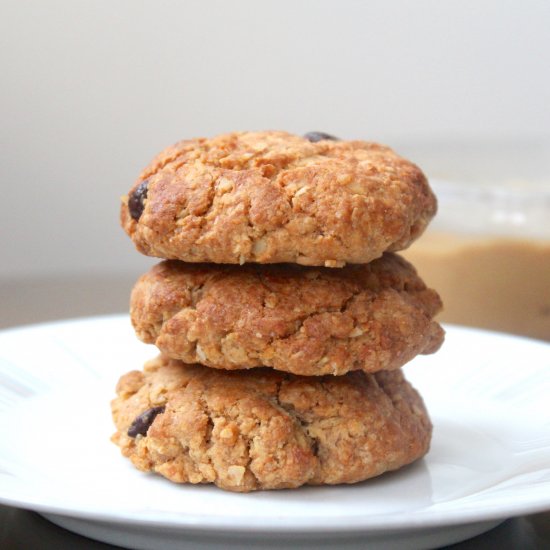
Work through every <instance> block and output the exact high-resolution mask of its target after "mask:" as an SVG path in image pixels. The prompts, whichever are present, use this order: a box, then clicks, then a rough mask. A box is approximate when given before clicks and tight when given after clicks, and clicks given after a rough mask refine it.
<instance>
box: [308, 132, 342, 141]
mask: <svg viewBox="0 0 550 550" xmlns="http://www.w3.org/2000/svg"><path fill="white" fill-rule="evenodd" d="M304 137H305V138H306V139H308V140H309V141H311V142H313V143H316V142H317V141H322V140H324V139H330V140H332V141H339V140H338V138H337V137H334V136H331V135H330V134H325V133H324V132H308V133H307V134H305V135H304Z"/></svg>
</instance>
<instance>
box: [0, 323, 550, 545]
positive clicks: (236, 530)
mask: <svg viewBox="0 0 550 550" xmlns="http://www.w3.org/2000/svg"><path fill="white" fill-rule="evenodd" d="M154 355H155V348H153V347H152V346H145V345H143V344H141V343H139V342H138V341H137V340H136V338H135V336H134V334H133V331H132V329H131V326H130V322H129V319H128V317H127V316H114V317H98V318H90V319H81V320H74V321H64V322H59V323H50V324H44V325H37V326H31V327H26V328H25V327H23V328H18V329H13V330H8V331H4V332H2V333H0V433H1V440H0V502H2V503H5V504H11V505H15V506H20V507H24V508H28V509H32V510H36V511H39V512H41V513H43V514H44V515H46V517H48V518H49V519H51V520H52V521H54V522H56V523H58V524H60V525H62V526H64V527H67V528H69V529H71V530H74V531H77V532H79V533H81V534H85V535H87V536H90V537H93V538H97V539H100V540H103V541H106V542H111V543H113V544H118V545H121V546H128V547H132V548H159V547H163V548H168V549H169V548H186V547H193V548H196V547H197V546H200V547H201V548H208V547H215V546H219V547H224V548H232V547H234V548H239V547H242V546H243V545H244V544H247V545H248V546H254V545H258V546H262V547H278V546H285V545H288V544H292V543H294V544H296V543H298V542H299V545H300V548H306V547H315V548H323V547H329V546H334V545H335V544H337V545H338V547H349V548H354V547H357V548H359V547H362V548H364V547H365V545H367V544H372V545H373V547H378V548H414V547H436V546H441V545H443V544H450V543H452V542H456V541H459V540H462V539H465V538H467V537H471V536H474V535H476V534H478V533H481V532H483V531H485V530H487V529H489V528H491V527H493V526H494V525H497V524H498V523H499V522H501V521H503V520H504V519H506V518H508V517H512V516H516V515H521V514H525V513H531V512H537V511H542V510H546V509H550V404H549V399H550V398H549V396H550V346H549V345H548V344H544V343H541V342H536V341H532V340H527V339H522V338H515V337H511V336H505V335H499V334H494V333H490V332H485V331H477V330H472V329H464V328H456V327H448V333H447V340H446V343H445V344H444V346H443V348H442V349H441V351H440V352H438V353H437V354H435V355H432V356H427V357H419V358H417V359H415V360H414V361H413V362H412V363H410V364H409V365H407V367H406V368H405V370H406V372H407V376H408V378H409V380H411V381H412V383H413V384H414V385H415V386H416V387H417V388H418V389H419V390H420V392H421V393H422V395H423V396H424V398H425V401H426V403H427V406H428V409H429V411H430V414H431V417H432V420H433V423H434V425H435V430H434V438H433V443H432V449H431V451H430V453H429V454H428V456H427V457H426V458H425V459H424V460H422V461H420V462H418V463H416V464H414V465H412V466H410V467H407V468H405V469H403V470H401V471H398V472H395V473H391V474H386V475H384V476H381V477H380V478H377V479H373V480H371V481H367V482H365V483H360V484H357V485H351V486H337V487H306V488H301V489H297V490H292V491H271V492H269V491H267V492H257V493H250V494H244V495H243V494H233V493H227V492H224V491H221V490H219V489H217V488H215V487H210V486H204V485H202V486H178V485H174V484H171V483H169V482H168V481H166V480H164V479H163V478H161V477H157V476H154V475H147V474H142V473H140V472H138V471H136V470H135V469H133V467H132V466H131V465H130V464H129V463H128V461H127V460H126V459H123V458H122V457H121V455H120V453H119V451H118V449H117V447H115V446H114V445H113V444H112V443H110V441H109V436H110V434H111V433H112V432H113V426H112V423H111V419H110V411H109V401H110V399H111V398H112V397H113V396H114V386H115V384H116V381H117V379H118V377H119V376H120V375H121V374H123V373H124V372H126V371H128V370H132V369H139V368H141V366H142V364H143V362H144V360H146V359H149V358H151V357H153V356H154ZM369 547H370V546H369Z"/></svg>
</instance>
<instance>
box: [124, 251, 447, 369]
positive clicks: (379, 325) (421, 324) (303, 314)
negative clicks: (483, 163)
mask: <svg viewBox="0 0 550 550" xmlns="http://www.w3.org/2000/svg"><path fill="white" fill-rule="evenodd" d="M440 309H441V300H440V298H439V296H438V294H437V293H436V292H435V291H434V290H431V289H428V288H426V285H425V284H424V283H423V282H422V280H421V279H420V277H418V275H417V274H416V272H415V270H414V268H413V267H412V266H411V265H410V264H409V263H408V262H406V261H405V260H404V259H403V258H401V257H399V256H397V255H396V254H392V253H386V254H384V256H383V257H382V258H379V259H377V260H373V261H372V262H371V263H369V264H367V265H348V266H346V267H344V268H341V269H328V268H323V267H318V268H311V267H309V268H307V267H301V266H297V265H292V264H286V265H276V266H271V265H264V266H261V265H253V264H248V265H245V266H230V265H213V264H208V265H206V264H185V263H182V262H178V261H164V262H161V263H160V264H158V265H156V266H154V267H153V268H152V269H151V270H150V271H149V272H148V273H146V274H145V275H143V276H142V277H141V278H140V279H139V280H138V282H137V283H136V285H135V286H134V288H133V291H132V296H131V300H130V314H131V319H132V324H133V326H134V328H135V330H136V334H137V335H138V337H139V338H140V339H141V340H142V341H143V342H146V343H151V344H155V345H156V346H157V347H158V348H159V349H160V350H161V351H162V352H163V353H164V354H165V355H167V356H169V357H173V358H176V359H181V360H183V361H185V362H187V363H201V364H204V365H207V366H209V367H214V368H220V369H243V368H252V367H262V366H268V367H272V368H275V369H278V370H282V371H286V372H292V373H294V374H300V375H307V376H313V375H323V374H337V375H340V374H344V373H346V372H348V371H351V370H363V371H365V372H376V371H378V370H383V369H386V370H390V369H396V368H399V367H401V366H402V365H404V364H405V363H407V362H408V361H410V360H411V359H412V358H413V357H415V356H416V355H417V354H419V353H424V354H427V353H433V352H435V351H436V350H437V349H438V348H439V346H440V345H441V343H442V341H443V337H444V333H443V329H442V328H441V327H440V326H439V324H438V323H437V322H435V321H434V320H433V317H434V315H435V314H436V313H437V312H438V311H439V310H440Z"/></svg>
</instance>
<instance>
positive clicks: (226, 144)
mask: <svg viewBox="0 0 550 550" xmlns="http://www.w3.org/2000/svg"><path fill="white" fill-rule="evenodd" d="M327 137H328V138H330V136H326V135H323V134H318V133H317V134H315V135H313V134H310V135H309V139H307V138H306V137H299V136H295V135H292V134H289V133H286V132H275V131H271V132H234V133H230V134H224V135H220V136H217V137H215V138H212V139H206V138H198V139H192V140H188V141H182V142H180V143H177V144H176V145H174V146H173V147H169V148H168V149H166V150H165V151H163V152H162V153H161V154H160V155H158V156H157V157H156V158H155V159H154V160H153V161H152V162H151V164H150V165H149V166H148V167H147V168H145V170H143V172H142V174H141V175H140V177H139V178H138V180H137V181H136V183H135V184H134V186H133V187H132V188H131V189H130V192H129V194H128V196H126V197H124V198H123V201H122V205H121V223H122V226H123V228H124V230H125V231H126V232H127V233H128V235H129V236H130V237H131V238H132V240H133V241H134V244H135V245H136V247H137V249H138V250H139V251H140V252H142V253H144V254H147V255H149V256H156V257H160V258H168V259H178V260H183V261H186V262H214V263H232V264H243V263H245V262H257V263H281V262H290V263H298V264H303V265H324V266H327V267H340V266H342V265H344V264H345V263H367V262H369V261H371V260H372V259H374V258H377V257H379V256H381V254H382V253H383V252H384V251H387V250H389V251H395V250H401V249H403V248H406V247H407V246H408V245H409V244H410V243H411V242H412V241H413V240H414V239H415V238H417V237H418V236H419V235H420V234H421V233H422V231H423V230H424V228H425V227H426V225H427V224H428V222H429V221H430V219H431V218H432V217H433V215H434V214H435V211H436V199H435V197H434V195H433V193H432V191H431V190H430V187H429V185H428V182H427V181H426V178H425V176H424V174H423V173H422V172H421V170H420V169H419V168H418V167H417V166H415V165H414V164H412V163H411V162H409V161H407V160H405V159H403V158H401V157H399V156H398V155H397V154H395V153H394V152H393V151H392V150H391V149H389V148H388V147H384V146H382V145H378V144H376V143H368V142H364V141H338V140H335V139H326V138H327ZM321 138H323V139H321Z"/></svg>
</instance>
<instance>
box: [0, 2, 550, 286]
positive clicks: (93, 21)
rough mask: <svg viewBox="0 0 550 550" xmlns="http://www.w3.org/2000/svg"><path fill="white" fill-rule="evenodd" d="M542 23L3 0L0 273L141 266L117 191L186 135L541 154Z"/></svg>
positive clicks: (314, 8) (451, 14)
mask: <svg viewBox="0 0 550 550" xmlns="http://www.w3.org/2000/svg"><path fill="white" fill-rule="evenodd" d="M549 29H550V2H548V1H545V0H539V1H537V0H528V1H522V2H519V1H498V0H477V1H474V0H470V1H467V0H466V1H464V0H452V1H438V0H417V1H407V0H390V1H356V0H332V1H326V0H319V1H313V0H312V1H308V0H292V1H291V0H287V1H285V0H271V1H254V0H238V1H223V0H205V1H199V0H192V1H184V0H180V1H166V0H165V1H136V0H112V1H96V2H92V1H77V0H48V1H47V2H44V1H41V0H33V1H21V0H13V1H5V0H3V1H1V2H0V68H1V73H0V82H1V86H0V150H1V164H0V181H1V195H0V207H1V216H0V235H1V239H0V279H3V280H8V279H13V278H17V277H35V276H39V275H40V276H42V275H44V276H57V275H67V274H78V273H87V274H93V273H98V274H99V273H105V272H112V273H128V272H130V271H134V272H135V273H139V272H140V270H143V269H144V266H145V265H149V263H151V262H150V261H147V260H146V259H144V258H142V257H140V256H139V254H137V253H136V252H135V251H134V249H133V246H132V244H131V242H130V241H129V240H128V239H127V238H126V236H125V235H124V234H123V232H122V230H121V229H119V227H118V205H119V196H120V195H122V194H124V193H126V191H127V190H128V188H129V187H130V185H131V184H132V182H133V181H134V179H135V178H136V177H137V175H138V173H139V171H140V169H141V168H142V167H143V166H144V165H145V164H146V163H147V162H148V161H149V159H150V158H151V157H152V156H153V155H154V154H155V153H157V152H158V151H159V150H161V149H162V148H164V147H165V146H166V145H169V144H170V143H172V142H174V141H177V140H178V139H181V138H184V137H190V136H198V135H213V134H216V133H219V132H224V131H229V130H234V129H267V128H278V129H287V130H289V131H294V132H297V133H304V132H306V131H309V130H324V131H328V132H330V133H334V134H336V135H339V136H341V137H344V138H345V137H349V138H364V139H370V140H380V141H383V142H386V143H389V144H391V145H396V144H397V145H400V146H401V147H402V148H404V149H406V150H409V149H410V150H414V148H415V145H416V144H424V146H425V147H429V146H430V144H433V147H434V149H433V150H434V151H437V147H439V146H440V145H441V143H455V142H456V143H462V144H463V145H464V144H466V147H470V149H476V147H477V145H476V144H477V143H494V142H495V141H496V142H506V143H512V144H513V143H515V142H516V141H520V142H521V143H523V144H524V149H526V150H529V151H531V150H533V151H535V152H536V151H538V152H539V153H537V154H538V155H539V156H538V157H537V158H538V159H539V160H541V155H543V153H542V152H541V151H542V150H539V149H537V144H538V143H539V142H540V140H544V139H546V138H547V137H548V136H549V134H550V108H549V102H550V32H549ZM526 144H527V145H526ZM530 144H534V145H533V148H532V147H531V146H530ZM418 150H419V151H421V150H422V147H420V148H418ZM510 150H511V151H513V147H512V149H510ZM421 156H422V155H421ZM436 156H437V155H436ZM506 156H508V155H506ZM512 156H513V153H512ZM426 158H428V156H427V157H426ZM413 160H417V161H418V158H413ZM543 160H544V159H543ZM419 163H420V162H419ZM521 169H522V168H521V164H520V166H519V170H520V171H521ZM525 170H526V173H527V172H528V170H529V167H528V166H525Z"/></svg>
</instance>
